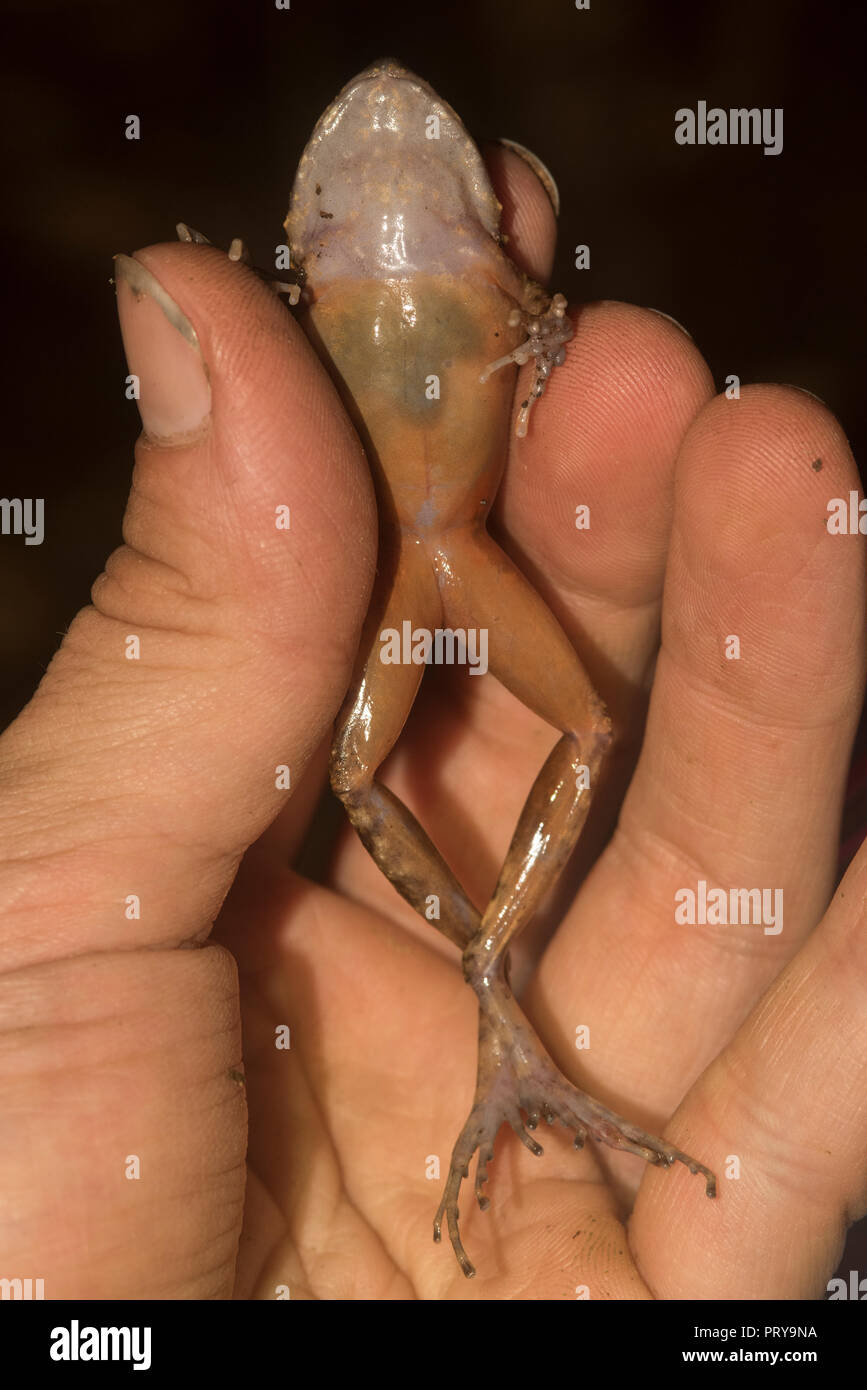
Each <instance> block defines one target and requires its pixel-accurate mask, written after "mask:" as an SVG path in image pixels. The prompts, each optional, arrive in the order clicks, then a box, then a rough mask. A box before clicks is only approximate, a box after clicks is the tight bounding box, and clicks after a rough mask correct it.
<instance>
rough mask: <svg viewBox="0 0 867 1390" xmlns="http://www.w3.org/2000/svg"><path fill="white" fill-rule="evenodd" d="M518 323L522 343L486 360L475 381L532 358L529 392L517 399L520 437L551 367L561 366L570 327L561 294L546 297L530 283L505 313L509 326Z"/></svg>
mask: <svg viewBox="0 0 867 1390" xmlns="http://www.w3.org/2000/svg"><path fill="white" fill-rule="evenodd" d="M519 325H520V326H521V327H522V328H523V329H524V331H525V332H526V334H527V337H526V338H525V339H524V341H523V343H519V344H518V346H517V347H516V348H515V349H514V350H513V351H512V352H509V353H507V354H506V356H505V357H498V358H497V359H496V361H495V362H489V363H488V365H487V367H486V368H485V370H484V371H483V372H482V375H481V376H480V377H479V380H480V381H487V379H488V377H489V376H490V375H491V374H492V373H493V372H498V371H499V370H500V368H501V367H505V366H508V364H509V363H510V362H516V363H517V364H518V366H519V367H520V366H523V364H524V363H525V362H529V360H530V358H531V357H532V358H533V363H534V368H535V371H534V375H533V381H532V384H531V386H530V391H529V394H528V395H527V398H526V400H523V401H522V402H521V408H520V411H519V412H518V425H517V429H516V433H517V434H518V436H519V437H520V438H522V439H523V437H524V435H525V434H526V433H527V423H528V421H529V419H530V411H531V410H532V408H533V403H534V402H535V401H537V400H538V398H539V397H540V396H541V395H542V393H543V391H544V390H545V387H546V386H547V384H548V378H549V376H550V375H551V373H552V371H553V370H554V368H555V367H562V365H563V363H564V361H565V360H566V352H565V347H564V345H565V344H566V343H568V341H569V339H570V338H571V337H572V333H573V329H572V324H571V323H570V322H569V319H568V318H567V316H566V298H565V296H564V295H562V294H555V295H554V296H553V297H552V298H550V299H549V298H548V296H547V295H546V294H545V293H544V291H543V290H540V289H539V287H538V286H536V285H532V286H531V287H529V288H528V291H527V297H526V299H525V302H524V306H523V307H522V308H520V309H513V310H512V312H511V313H510V315H509V327H510V328H517V327H518V326H519Z"/></svg>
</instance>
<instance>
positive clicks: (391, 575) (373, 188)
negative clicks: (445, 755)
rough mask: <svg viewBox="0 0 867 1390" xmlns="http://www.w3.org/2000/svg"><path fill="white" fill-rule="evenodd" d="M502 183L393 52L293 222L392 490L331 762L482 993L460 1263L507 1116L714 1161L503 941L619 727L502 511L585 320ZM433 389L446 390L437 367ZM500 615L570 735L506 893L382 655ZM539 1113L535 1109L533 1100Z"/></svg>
mask: <svg viewBox="0 0 867 1390" xmlns="http://www.w3.org/2000/svg"><path fill="white" fill-rule="evenodd" d="M499 217H500V205H499V203H498V201H497V199H496V197H495V196H494V193H493V190H492V188H491V186H490V183H489V181H488V176H487V173H486V171H485V168H484V165H483V163H482V160H481V157H480V155H479V152H478V150H477V149H476V146H475V145H474V143H473V141H472V140H471V139H470V137H469V135H468V134H467V132H466V130H465V129H464V127H463V125H462V124H461V121H460V119H459V118H458V116H457V115H456V114H455V112H454V111H452V109H451V108H450V107H449V106H448V105H446V103H445V102H443V101H442V100H441V99H440V98H439V97H438V96H437V95H436V93H435V92H434V91H433V89H432V88H431V87H429V86H428V85H427V83H425V82H423V81H422V80H421V79H419V78H417V77H415V76H414V75H413V74H412V73H410V72H407V71H406V69H404V68H402V67H401V66H400V64H398V63H396V62H393V61H391V60H383V61H381V62H378V63H375V64H374V65H373V66H372V67H370V68H368V69H367V70H366V71H365V72H363V73H361V74H359V76H358V77H356V78H354V79H353V81H351V82H350V83H348V85H347V86H346V87H344V89H343V90H342V91H341V92H340V93H339V95H338V96H337V98H336V99H335V101H334V103H333V104H332V105H331V106H330V107H329V108H328V110H327V111H326V112H325V114H324V115H323V116H322V118H321V119H320V121H319V122H318V124H317V125H316V128H315V130H314V132H313V135H312V136H311V138H310V141H309V143H308V145H307V147H306V149H305V151H304V154H303V156H302V159H301V163H300V165H299V168H298V173H297V176H296V179H295V184H294V187H293V191H292V198H291V204H290V208H289V214H288V216H287V219H286V230H287V234H288V238H289V244H290V248H291V251H292V259H293V264H294V265H295V266H296V268H297V270H298V271H299V272H300V278H301V280H302V281H303V284H304V291H303V294H302V322H303V323H304V326H305V328H306V329H307V331H308V333H309V334H310V336H311V338H312V339H313V341H314V342H315V343H316V345H317V347H318V350H319V351H320V353H321V355H322V356H323V359H324V360H325V361H326V362H327V364H328V365H329V367H330V369H331V371H332V373H333V375H334V377H335V380H336V381H337V383H338V386H339V387H340V390H341V394H342V396H343V399H344V401H345V403H346V405H347V408H348V410H349V411H350V414H351V415H352V418H353V420H354V421H355V424H356V426H357V428H358V430H359V433H360V435H361V438H362V440H363V442H364V445H365V448H366V451H367V456H368V460H369V462H370V465H371V469H372V471H373V476H374V482H375V485H376V491H377V500H378V505H379V512H380V554H379V565H378V572H377V582H376V587H375V590H374V594H373V598H372V601H371V607H370V612H369V615H368V619H367V623H366V625H365V630H364V634H363V636H362V641H361V645H360V650H359V657H358V661H357V665H356V669H355V673H354V675H353V680H352V684H351V686H350V690H349V693H348V696H347V699H346V701H345V704H344V706H343V709H342V711H341V713H340V715H339V717H338V721H337V726H336V732H335V739H334V745H333V750H332V758H331V782H332V786H333V788H334V791H335V793H336V794H337V796H339V797H340V799H341V801H342V802H343V804H344V806H345V807H346V810H347V812H348V814H349V817H350V820H351V821H352V824H353V825H354V826H355V829H356V830H357V832H358V834H359V836H360V837H361V840H362V841H363V843H364V845H365V847H366V849H367V850H368V851H369V853H370V854H371V855H372V856H373V858H374V860H375V861H376V863H377V864H378V866H379V867H380V869H381V870H382V871H383V873H385V874H386V875H387V877H388V878H389V879H390V881H391V882H392V883H393V884H394V886H395V888H396V889H397V890H398V892H400V893H401V894H402V895H403V897H404V898H405V899H406V900H407V901H408V902H409V903H410V904H411V905H412V907H413V908H415V909H416V911H418V912H419V913H421V915H422V916H424V917H425V920H426V921H427V920H428V918H427V913H426V908H427V906H428V902H429V899H430V896H431V895H432V894H434V895H436V896H437V898H438V899H439V905H440V918H439V920H438V921H436V922H434V923H432V924H431V925H433V926H436V927H437V928H438V929H439V930H440V931H442V932H443V933H444V934H445V935H446V936H447V937H448V938H449V939H450V940H451V941H453V942H454V943H455V944H456V945H457V946H458V947H459V948H460V949H461V951H462V952H463V971H464V977H465V979H466V980H467V982H468V984H469V985H470V986H471V987H472V988H473V990H474V991H475V993H476V995H477V997H478V1001H479V1056H478V1072H477V1087H476V1096H475V1101H474V1104H473V1108H472V1111H471V1113H470V1116H469V1119H468V1120H467V1122H466V1124H465V1126H464V1128H463V1130H462V1131H461V1134H460V1136H459V1137H458V1140H457V1143H456V1145H455V1148H454V1152H453V1154H452V1160H451V1166H450V1171H449V1174H448V1178H447V1181H446V1186H445V1191H444V1193H443V1198H442V1202H441V1203H440V1207H439V1210H438V1212H437V1214H436V1218H435V1221H434V1239H435V1240H439V1239H440V1236H441V1229H442V1222H443V1218H445V1220H446V1224H447V1228H448V1232H449V1236H450V1238H451V1242H452V1245H453V1247H454V1250H455V1253H456V1255H457V1258H458V1261H459V1263H460V1266H461V1268H462V1269H463V1271H464V1273H465V1274H466V1275H467V1276H468V1277H470V1276H472V1275H473V1274H474V1272H475V1271H474V1269H473V1266H472V1264H471V1263H470V1261H469V1259H468V1257H467V1255H466V1252H465V1250H464V1248H463V1245H462V1243H461V1239H460V1234H459V1228H458V1207H457V1199H458V1193H459V1189H460V1186H461V1182H462V1179H463V1178H464V1177H466V1176H467V1175H468V1166H469V1162H470V1160H471V1158H472V1157H473V1155H474V1153H475V1152H476V1151H477V1150H478V1152H479V1160H478V1168H477V1174H476V1179H475V1191H476V1196H477V1198H478V1201H479V1205H480V1206H481V1207H482V1209H483V1210H484V1208H485V1207H487V1205H488V1199H487V1198H486V1197H485V1196H483V1194H482V1184H483V1183H484V1182H485V1181H486V1177H487V1172H486V1167H487V1163H488V1161H489V1160H490V1158H491V1157H492V1154H493V1143H494V1139H495V1137H496V1134H497V1131H498V1130H499V1128H500V1126H501V1125H502V1124H503V1123H508V1124H510V1125H511V1126H512V1128H513V1129H514V1130H515V1131H516V1133H517V1134H518V1135H519V1137H520V1138H521V1139H522V1141H523V1142H524V1143H525V1144H526V1145H527V1147H528V1148H529V1149H530V1150H531V1151H532V1152H533V1153H536V1154H541V1152H542V1150H541V1148H540V1146H539V1145H538V1144H537V1143H536V1142H535V1140H534V1139H533V1138H532V1136H531V1135H530V1134H528V1133H527V1129H530V1130H532V1129H535V1128H536V1126H537V1125H538V1123H539V1121H540V1119H542V1118H544V1119H545V1120H546V1121H548V1123H551V1124H553V1123H554V1121H555V1119H560V1120H561V1121H562V1122H563V1123H564V1124H566V1125H567V1126H568V1127H569V1128H571V1129H573V1130H574V1131H575V1136H576V1137H575V1144H576V1147H581V1145H582V1144H583V1143H584V1140H585V1139H586V1138H587V1136H588V1135H590V1136H591V1137H592V1138H594V1139H596V1140H598V1141H600V1142H602V1143H605V1144H608V1145H610V1146H611V1147H613V1148H617V1149H623V1150H627V1151H628V1152H630V1153H634V1154H638V1155H640V1156H641V1157H642V1158H644V1159H646V1160H647V1161H648V1162H649V1163H654V1164H660V1165H663V1166H670V1165H671V1164H672V1163H674V1162H675V1161H679V1162H681V1163H684V1164H686V1165H687V1167H689V1169H690V1171H691V1172H693V1173H696V1172H699V1171H700V1172H702V1173H703V1174H704V1175H705V1178H706V1181H707V1192H708V1195H709V1196H713V1195H714V1194H715V1179H714V1176H713V1174H712V1173H711V1172H710V1170H709V1169H707V1168H705V1167H703V1165H702V1164H700V1163H698V1162H696V1160H694V1159H692V1158H690V1157H689V1155H687V1154H684V1153H682V1152H681V1151H680V1150H678V1149H675V1148H674V1147H673V1146H672V1145H670V1144H668V1143H666V1142H665V1141H664V1140H662V1139H658V1138H656V1137H654V1136H653V1135H651V1134H647V1133H645V1131H643V1130H641V1129H638V1128H636V1127H635V1126H633V1125H631V1124H629V1122H628V1121H626V1120H624V1119H622V1118H621V1117H620V1116H618V1115H616V1114H614V1113H613V1112H612V1111H610V1110H608V1109H606V1108H605V1107H604V1106H602V1105H600V1104H599V1103H598V1102H597V1101H595V1100H593V1099H592V1098H591V1097H589V1096H587V1095H585V1094H584V1093H583V1092H582V1091H579V1090H577V1089H576V1088H575V1087H574V1086H573V1085H571V1083H570V1082H568V1081H567V1080H566V1079H565V1077H563V1076H562V1075H561V1073H560V1072H559V1071H558V1069H557V1068H556V1066H555V1065H554V1063H553V1062H552V1061H551V1059H550V1058H549V1056H548V1054H547V1053H546V1051H545V1049H544V1047H543V1045H542V1043H541V1042H540V1040H539V1038H538V1037H537V1036H536V1034H535V1032H534V1031H533V1029H532V1027H531V1026H530V1024H529V1023H528V1021H527V1020H526V1019H525V1018H524V1016H523V1014H522V1012H521V1010H520V1008H519V1007H518V1004H517V1002H516V1001H515V999H514V997H513V996H512V993H511V991H510V988H509V983H508V976H507V966H508V955H507V952H508V946H509V943H510V942H511V941H512V940H513V939H514V937H515V936H516V934H517V933H518V932H519V931H520V930H521V928H522V927H523V926H524V925H525V924H526V922H527V921H528V920H529V918H530V917H531V916H532V914H533V912H534V910H535V909H536V907H537V906H538V904H539V903H540V901H541V899H542V898H543V897H544V895H545V894H546V893H547V891H548V890H549V889H550V888H551V886H552V885H553V883H554V882H555V881H556V879H557V877H558V876H559V874H560V872H561V870H562V869H563V867H564V865H565V864H566V861H567V860H568V858H569V855H570V853H571V851H572V849H573V847H574V845H575V842H576V840H577V838H578V836H579V834H580V831H581V829H582V827H583V825H584V822H585V820H586V817H587V812H588V809H589V805H590V801H591V798H592V794H593V790H594V788H595V785H596V782H597V779H598V774H599V769H600V766H601V764H602V760H603V758H604V755H605V752H606V750H607V748H608V746H609V744H610V740H611V727H610V721H609V719H608V716H607V714H606V712H605V709H604V706H603V705H602V703H601V701H600V700H599V698H598V697H597V695H596V693H595V691H594V690H593V688H592V686H591V684H590V681H589V678H588V676H587V674H586V672H585V671H584V668H583V666H582V664H581V662H580V660H579V658H578V656H577V654H576V653H575V651H574V649H573V648H572V645H571V643H570V642H569V639H568V638H567V637H566V635H565V633H564V632H563V631H562V629H561V627H560V625H559V623H558V622H557V620H556V619H555V618H554V616H553V614H551V612H550V611H549V609H548V608H547V606H546V605H545V603H544V602H543V600H542V599H541V598H540V597H539V595H538V594H537V593H536V591H535V590H534V589H533V587H532V586H531V585H530V583H529V582H528V581H527V580H526V579H525V578H524V576H523V575H522V574H521V573H520V571H519V570H518V569H517V568H516V567H515V566H514V564H513V563H512V561H511V560H510V559H509V558H508V557H507V556H506V555H505V553H504V552H503V551H502V550H501V549H500V548H499V547H498V546H497V545H496V543H495V542H494V541H493V540H492V539H491V537H490V536H489V535H488V533H487V531H486V529H485V521H486V517H487V514H488V512H489V510H490V507H491V504H492V502H493V499H494V496H495V493H496V490H497V487H498V485H499V483H500V480H501V478H502V474H503V470H504V467H505V458H506V444H507V435H508V431H509V429H510V418H511V409H512V404H511V403H512V396H513V391H514V385H515V372H514V370H513V367H512V366H511V364H512V363H516V362H517V363H520V362H523V361H526V360H528V359H530V358H532V359H533V360H534V364H535V377H534V380H533V383H532V386H531V388H530V390H529V392H528V396H527V398H526V400H524V401H523V402H522V403H521V407H520V411H519V415H518V433H519V434H521V433H524V432H525V431H526V428H527V420H528V416H529V413H530V407H531V405H532V403H533V401H534V400H535V399H536V397H537V396H538V395H541V393H542V391H543V390H544V387H545V383H546V381H547V379H548V376H549V374H550V371H551V368H552V366H554V365H556V364H557V362H558V361H561V360H562V356H563V352H564V346H563V345H564V343H565V342H566V341H567V340H568V339H569V338H570V337H571V336H572V328H571V325H570V323H569V320H568V318H566V317H565V300H564V299H563V297H562V296H560V295H556V296H554V297H553V299H552V298H551V297H549V296H548V295H547V294H546V292H545V291H544V290H542V289H541V288H540V287H539V286H538V285H536V284H534V283H533V282H532V281H530V280H528V279H527V277H526V276H525V275H523V274H522V273H521V272H520V271H519V270H518V269H517V267H516V266H515V265H513V263H512V262H511V261H510V260H509V258H508V257H507V256H506V254H505V252H504V251H503V249H502V245H501V242H500V239H499ZM431 378H435V379H436V381H438V383H439V395H438V396H437V393H436V389H435V386H436V381H435V382H434V383H433V389H432V383H431ZM407 620H408V621H409V622H410V623H411V625H412V629H413V630H414V629H418V628H423V629H425V630H427V631H429V632H434V631H435V630H436V629H437V628H443V627H448V628H453V629H458V628H463V629H467V628H475V629H486V630H487V632H488V634H489V639H490V651H489V665H490V670H491V672H492V673H493V674H494V675H495V676H496V677H497V678H498V679H499V680H500V681H501V682H502V683H503V684H504V685H505V686H506V687H507V688H508V689H510V690H511V691H512V692H513V694H515V695H516V696H517V697H518V698H519V699H520V700H521V701H522V702H523V703H524V704H525V705H527V706H528V707H529V708H530V709H532V710H534V711H535V712H536V713H537V714H539V715H540V716H541V717H542V718H543V719H545V720H547V721H548V723H550V724H551V725H552V726H553V727H554V728H555V729H557V730H559V732H560V735H561V736H560V738H559V740H558V742H557V743H556V745H555V747H554V749H553V750H552V752H551V754H550V756H549V757H548V759H547V761H546V763H545V765H544V766H543V768H542V770H541V772H540V773H539V775H538V777H537V779H536V782H535V783H534V785H533V787H532V789H531V791H530V794H529V796H528V798H527V802H526V804H525V806H524V809H523V811H522V813H521V816H520V819H519V821H518V825H517V827H516V829H515V832H514V835H513V838H512V842H511V844H510V846H509V850H508V852H507V855H506V859H505V862H504V864H503V867H502V870H501V872H500V876H499V880H498V883H497V888H496V891H495V893H494V896H493V898H492V899H491V901H490V902H489V903H488V904H487V906H486V908H485V911H484V913H483V914H480V913H479V912H478V911H477V909H476V908H475V907H474V905H473V904H472V903H471V901H470V900H469V898H468V897H467V895H466V893H465V892H464V890H463V888H462V887H461V885H460V884H459V883H458V881H457V879H456V878H455V877H454V875H453V874H452V872H451V870H450V869H449V868H448V866H447V865H446V863H445V861H444V860H443V859H442V857H441V856H440V854H439V852H438V851H437V850H436V848H435V847H434V845H433V844H432V843H431V841H430V839H429V838H428V836H427V835H426V833H425V831H424V830H423V829H422V827H421V826H420V825H419V824H418V822H417V821H416V820H415V818H414V817H413V816H412V814H411V813H410V812H409V810H408V809H407V808H406V807H405V806H404V805H403V803H402V802H400V801H399V800H398V799H397V797H395V796H394V795H393V794H392V793H391V792H390V791H388V789H387V788H386V787H384V786H383V785H382V784H381V783H380V782H379V781H378V780H377V777H376V774H377V771H378V769H379V768H380V766H381V764H382V763H383V761H384V760H385V758H386V757H387V756H388V754H389V753H390V751H391V749H392V747H393V746H394V744H395V742H396V741H397V739H398V737H399V735H400V732H401V730H402V728H403V726H404V723H405V722H406V719H407V716H408V714H409V711H410V709H411V707H412V704H413V701H414V699H415V696H416V693H417V691H418V687H419V684H420V681H421V677H422V672H423V666H420V665H416V664H412V663H410V662H407V663H406V664H384V663H383V662H382V660H381V651H382V642H381V633H382V632H383V630H384V629H387V628H390V629H396V630H397V631H398V632H401V631H403V626H402V625H403V623H404V622H405V621H407ZM521 1111H523V1112H524V1114H525V1115H526V1117H527V1128H526V1129H525V1126H524V1122H523V1120H522V1117H521Z"/></svg>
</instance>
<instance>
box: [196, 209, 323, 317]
mask: <svg viewBox="0 0 867 1390" xmlns="http://www.w3.org/2000/svg"><path fill="white" fill-rule="evenodd" d="M175 231H176V232H177V234H178V241H189V242H192V243H193V245H195V246H210V245H211V244H212V243H211V240H210V238H209V237H206V236H205V234H204V232H197V231H196V229H195V227H190V226H188V224H187V223H186V222H178V223H177V225H176V227H175ZM226 254H227V256H228V257H229V260H230V261H241V262H242V264H243V265H248V266H249V267H250V269H251V270H252V271H253V272H254V273H255V274H256V275H258V276H259V279H260V280H264V282H265V284H266V285H267V286H268V288H269V289H271V290H273V291H274V293H275V294H285V295H286V296H287V298H288V300H289V303H290V304H297V303H298V300H299V299H300V297H301V286H300V285H292V284H290V283H289V282H288V281H287V280H275V278H274V276H273V275H272V274H271V272H270V270H263V269H262V268H261V266H257V265H253V264H252V263H251V260H250V252H249V251H248V250H247V246H246V244H245V243H244V242H243V241H242V240H241V238H240V237H239V236H236V237H233V238H232V240H231V242H230V243H229V249H228V251H227V252H226Z"/></svg>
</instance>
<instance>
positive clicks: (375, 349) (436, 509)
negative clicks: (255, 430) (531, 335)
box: [307, 275, 517, 534]
mask: <svg viewBox="0 0 867 1390" xmlns="http://www.w3.org/2000/svg"><path fill="white" fill-rule="evenodd" d="M513 307H514V305H513V302H512V301H511V300H510V299H509V298H508V297H507V296H506V295H505V294H504V293H503V291H502V290H501V289H500V288H499V287H498V286H496V285H495V284H493V283H492V282H490V281H487V280H480V278H479V277H478V276H473V278H472V279H470V278H467V279H466V280H463V279H457V278H454V277H451V276H448V277H447V276H442V277H436V276H421V275H414V276H413V278H412V279H411V280H403V281H401V280H393V281H366V282H361V283H359V282H357V281H350V280H337V281H331V282H330V283H329V284H328V287H327V290H326V291H325V292H324V293H322V294H321V295H320V296H319V297H318V298H317V299H316V300H315V302H314V303H313V304H312V305H311V307H310V309H309V318H308V324H307V327H308V329H309V330H310V332H311V337H312V338H313V339H314V341H316V343H317V346H318V347H319V348H320V351H321V352H322V355H323V357H324V358H325V359H326V360H327V361H328V362H329V364H330V366H331V368H332V370H333V372H334V374H335V377H336V378H337V380H338V383H339V385H340V388H341V392H342V394H343V397H344V400H345V401H346V404H347V406H348V407H349V410H350V412H351V414H352V416H353V418H354V420H355V423H356V425H357V427H358V429H359V431H360V433H361V436H362V439H363V441H364V444H365V447H366V449H367V451H368V457H369V459H370V463H371V467H372V468H373V471H374V475H375V478H376V482H377V487H378V489H379V491H380V495H381V499H382V501H383V502H384V503H386V504H387V505H388V504H389V503H390V505H391V507H393V508H394V512H395V513H396V517H397V520H398V521H399V522H400V524H401V525H403V526H406V527H408V528H410V529H412V530H417V531H419V532H422V533H426V534H430V533H432V532H436V531H438V530H441V529H442V528H443V527H446V526H453V525H459V524H461V523H463V522H466V521H470V520H472V518H473V517H474V516H479V515H480V513H481V512H483V511H485V510H487V506H488V505H489V503H490V500H491V499H492V497H493V494H494V492H495V491H496V487H497V484H498V483H499V481H500V477H501V475H502V471H503V467H504V463H505V452H506V441H507V435H508V429H509V414H510V403H511V397H512V392H513V389H514V372H513V371H511V370H509V371H507V372H500V373H497V374H495V375H494V376H493V377H491V378H490V379H489V380H488V381H486V382H485V383H484V384H482V383H481V382H480V381H479V376H480V374H481V372H482V370H483V368H484V367H485V366H487V364H488V363H489V362H491V361H492V360H493V359H494V358H497V357H500V356H502V355H503V354H504V353H505V352H508V351H510V350H511V348H512V347H514V345H515V343H516V342H517V335H516V330H515V329H512V328H509V327H507V321H508V315H509V311H510V310H511V309H512V308H513Z"/></svg>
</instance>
